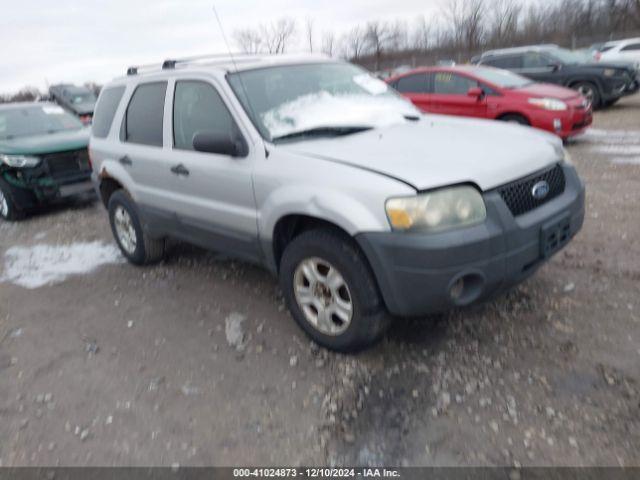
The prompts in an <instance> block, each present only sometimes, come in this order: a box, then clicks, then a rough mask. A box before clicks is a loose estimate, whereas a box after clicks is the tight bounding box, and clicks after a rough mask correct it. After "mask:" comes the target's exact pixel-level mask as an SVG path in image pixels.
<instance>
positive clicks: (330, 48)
mask: <svg viewBox="0 0 640 480" xmlns="http://www.w3.org/2000/svg"><path fill="white" fill-rule="evenodd" d="M335 43H336V36H335V34H334V33H333V32H331V31H325V32H324V33H323V34H322V53H324V54H325V55H328V56H330V57H332V56H333V54H334V49H335Z"/></svg>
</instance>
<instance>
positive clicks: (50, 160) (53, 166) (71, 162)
mask: <svg viewBox="0 0 640 480" xmlns="http://www.w3.org/2000/svg"><path fill="white" fill-rule="evenodd" d="M44 160H45V162H46V165H47V168H48V169H49V174H50V175H51V176H52V177H54V178H58V177H64V176H67V175H71V174H74V173H81V172H87V171H89V154H88V153H87V150H86V149H82V150H73V151H71V152H61V153H53V154H50V155H46V156H45V157H44Z"/></svg>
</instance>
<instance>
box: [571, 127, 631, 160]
mask: <svg viewBox="0 0 640 480" xmlns="http://www.w3.org/2000/svg"><path fill="white" fill-rule="evenodd" d="M582 138H583V139H585V140H586V141H587V142H588V143H591V144H593V146H592V147H591V150H592V151H593V152H596V153H599V154H601V155H606V156H607V157H608V160H609V161H610V162H611V163H613V164H616V165H640V132H638V131H631V130H598V129H595V128H591V129H589V130H588V131H587V132H586V134H585V135H584V136H583V137H582Z"/></svg>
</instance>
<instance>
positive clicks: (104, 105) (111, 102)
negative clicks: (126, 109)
mask: <svg viewBox="0 0 640 480" xmlns="http://www.w3.org/2000/svg"><path fill="white" fill-rule="evenodd" d="M122 95H124V87H111V88H105V89H104V90H103V91H102V94H101V95H100V99H99V100H98V104H97V105H96V111H95V113H94V114H93V126H92V127H91V131H92V133H93V136H94V137H98V138H106V137H107V135H109V130H110V129H111V124H112V123H113V117H114V116H115V114H116V110H117V109H118V105H119V104H120V100H122Z"/></svg>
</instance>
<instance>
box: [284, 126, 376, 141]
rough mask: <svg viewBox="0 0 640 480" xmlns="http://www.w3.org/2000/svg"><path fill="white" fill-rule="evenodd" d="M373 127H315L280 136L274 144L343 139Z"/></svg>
mask: <svg viewBox="0 0 640 480" xmlns="http://www.w3.org/2000/svg"><path fill="white" fill-rule="evenodd" d="M372 128H373V127H366V126H353V127H315V128H308V129H306V130H299V131H297V132H292V133H287V134H286V135H280V136H278V137H273V141H274V142H279V141H282V140H291V139H295V138H304V137H341V136H343V135H351V134H353V133H360V132H365V131H367V130H371V129H372Z"/></svg>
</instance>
